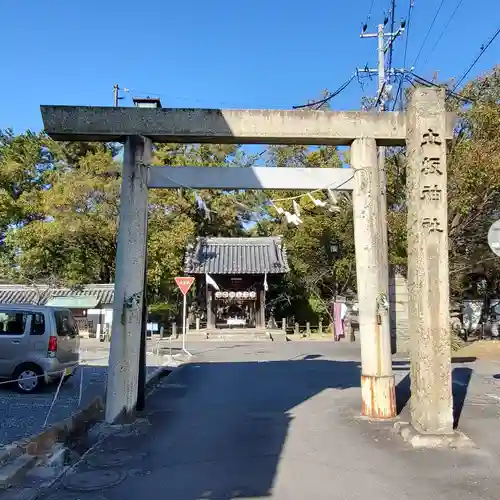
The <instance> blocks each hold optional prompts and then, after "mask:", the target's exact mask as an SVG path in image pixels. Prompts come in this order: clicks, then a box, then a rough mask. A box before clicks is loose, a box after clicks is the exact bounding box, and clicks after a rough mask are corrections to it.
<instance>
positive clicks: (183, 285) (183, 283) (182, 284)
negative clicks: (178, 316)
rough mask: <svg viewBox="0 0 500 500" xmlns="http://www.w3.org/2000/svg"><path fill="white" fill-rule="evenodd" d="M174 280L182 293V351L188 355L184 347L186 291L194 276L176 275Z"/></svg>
mask: <svg viewBox="0 0 500 500" xmlns="http://www.w3.org/2000/svg"><path fill="white" fill-rule="evenodd" d="M175 282H176V284H177V286H178V287H179V290H180V291H181V293H182V295H183V300H182V351H183V352H185V353H186V354H187V355H188V356H192V354H191V353H190V352H189V351H188V350H187V349H186V333H187V299H186V296H187V293H188V292H189V289H190V288H191V285H192V284H193V283H194V278H192V277H189V278H183V277H179V276H178V277H177V278H175Z"/></svg>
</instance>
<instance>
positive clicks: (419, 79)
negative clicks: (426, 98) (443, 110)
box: [409, 71, 474, 102]
mask: <svg viewBox="0 0 500 500" xmlns="http://www.w3.org/2000/svg"><path fill="white" fill-rule="evenodd" d="M409 74H410V75H411V76H413V78H415V79H416V80H417V82H418V83H421V84H423V85H426V86H427V87H436V88H438V89H442V88H444V89H445V92H446V94H447V95H448V97H455V98H456V99H459V100H461V101H465V102H474V100H473V99H470V98H469V97H465V96H463V95H460V94H456V93H455V92H453V91H452V90H448V89H446V88H445V87H443V86H441V85H437V84H436V83H434V82H431V81H429V80H426V79H425V78H424V77H422V76H419V75H417V74H416V73H414V72H413V71H410V72H409Z"/></svg>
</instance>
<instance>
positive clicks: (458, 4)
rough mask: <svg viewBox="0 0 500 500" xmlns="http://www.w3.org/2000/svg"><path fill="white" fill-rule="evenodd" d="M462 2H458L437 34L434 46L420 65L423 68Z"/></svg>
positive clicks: (462, 0)
mask: <svg viewBox="0 0 500 500" xmlns="http://www.w3.org/2000/svg"><path fill="white" fill-rule="evenodd" d="M463 2H464V0H458V3H457V5H456V7H455V9H454V11H453V12H452V13H451V16H450V18H449V19H448V22H447V23H446V24H445V26H444V28H443V30H442V31H441V33H440V34H439V36H438V37H437V39H436V41H435V42H434V45H433V46H432V49H431V50H430V52H429V53H428V54H427V58H426V59H425V61H424V63H423V64H422V66H425V65H426V64H427V62H428V61H429V59H430V57H431V55H432V54H433V53H434V51H435V50H436V47H437V46H438V44H439V42H440V41H441V38H443V35H444V34H445V33H446V30H447V29H448V26H449V25H450V24H451V22H452V21H453V18H454V17H455V15H456V13H457V12H458V9H459V8H460V6H461V5H462V4H463Z"/></svg>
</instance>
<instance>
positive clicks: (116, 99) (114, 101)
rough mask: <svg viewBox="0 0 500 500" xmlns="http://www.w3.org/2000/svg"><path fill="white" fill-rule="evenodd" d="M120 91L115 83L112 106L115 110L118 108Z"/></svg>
mask: <svg viewBox="0 0 500 500" xmlns="http://www.w3.org/2000/svg"><path fill="white" fill-rule="evenodd" d="M119 91H120V87H119V86H118V84H117V83H115V84H114V85H113V106H114V107H115V108H117V107H118V99H119V98H120V97H119V95H118V92H119Z"/></svg>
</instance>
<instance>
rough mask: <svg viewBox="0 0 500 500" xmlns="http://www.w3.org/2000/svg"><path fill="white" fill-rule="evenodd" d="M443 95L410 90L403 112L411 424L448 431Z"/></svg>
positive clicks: (450, 415) (450, 425)
mask: <svg viewBox="0 0 500 500" xmlns="http://www.w3.org/2000/svg"><path fill="white" fill-rule="evenodd" d="M445 127H446V110H445V95H444V92H442V91H441V90H439V89H429V88H416V89H414V91H413V93H412V97H411V99H410V102H409V106H408V114H407V159H408V166H407V189H408V201H407V203H408V295H409V297H408V299H409V300H408V302H409V306H408V309H409V310H408V312H409V333H410V341H411V353H412V360H411V386H412V387H411V393H412V399H411V403H410V407H411V423H412V425H413V426H414V427H415V428H416V429H417V430H418V431H420V432H423V433H432V434H443V433H444V434H447V433H451V432H453V411H452V408H453V406H452V394H451V364H450V332H449V273H448V229H447V225H448V210H447V175H446V141H445V136H444V133H445V130H446V128H445Z"/></svg>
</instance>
